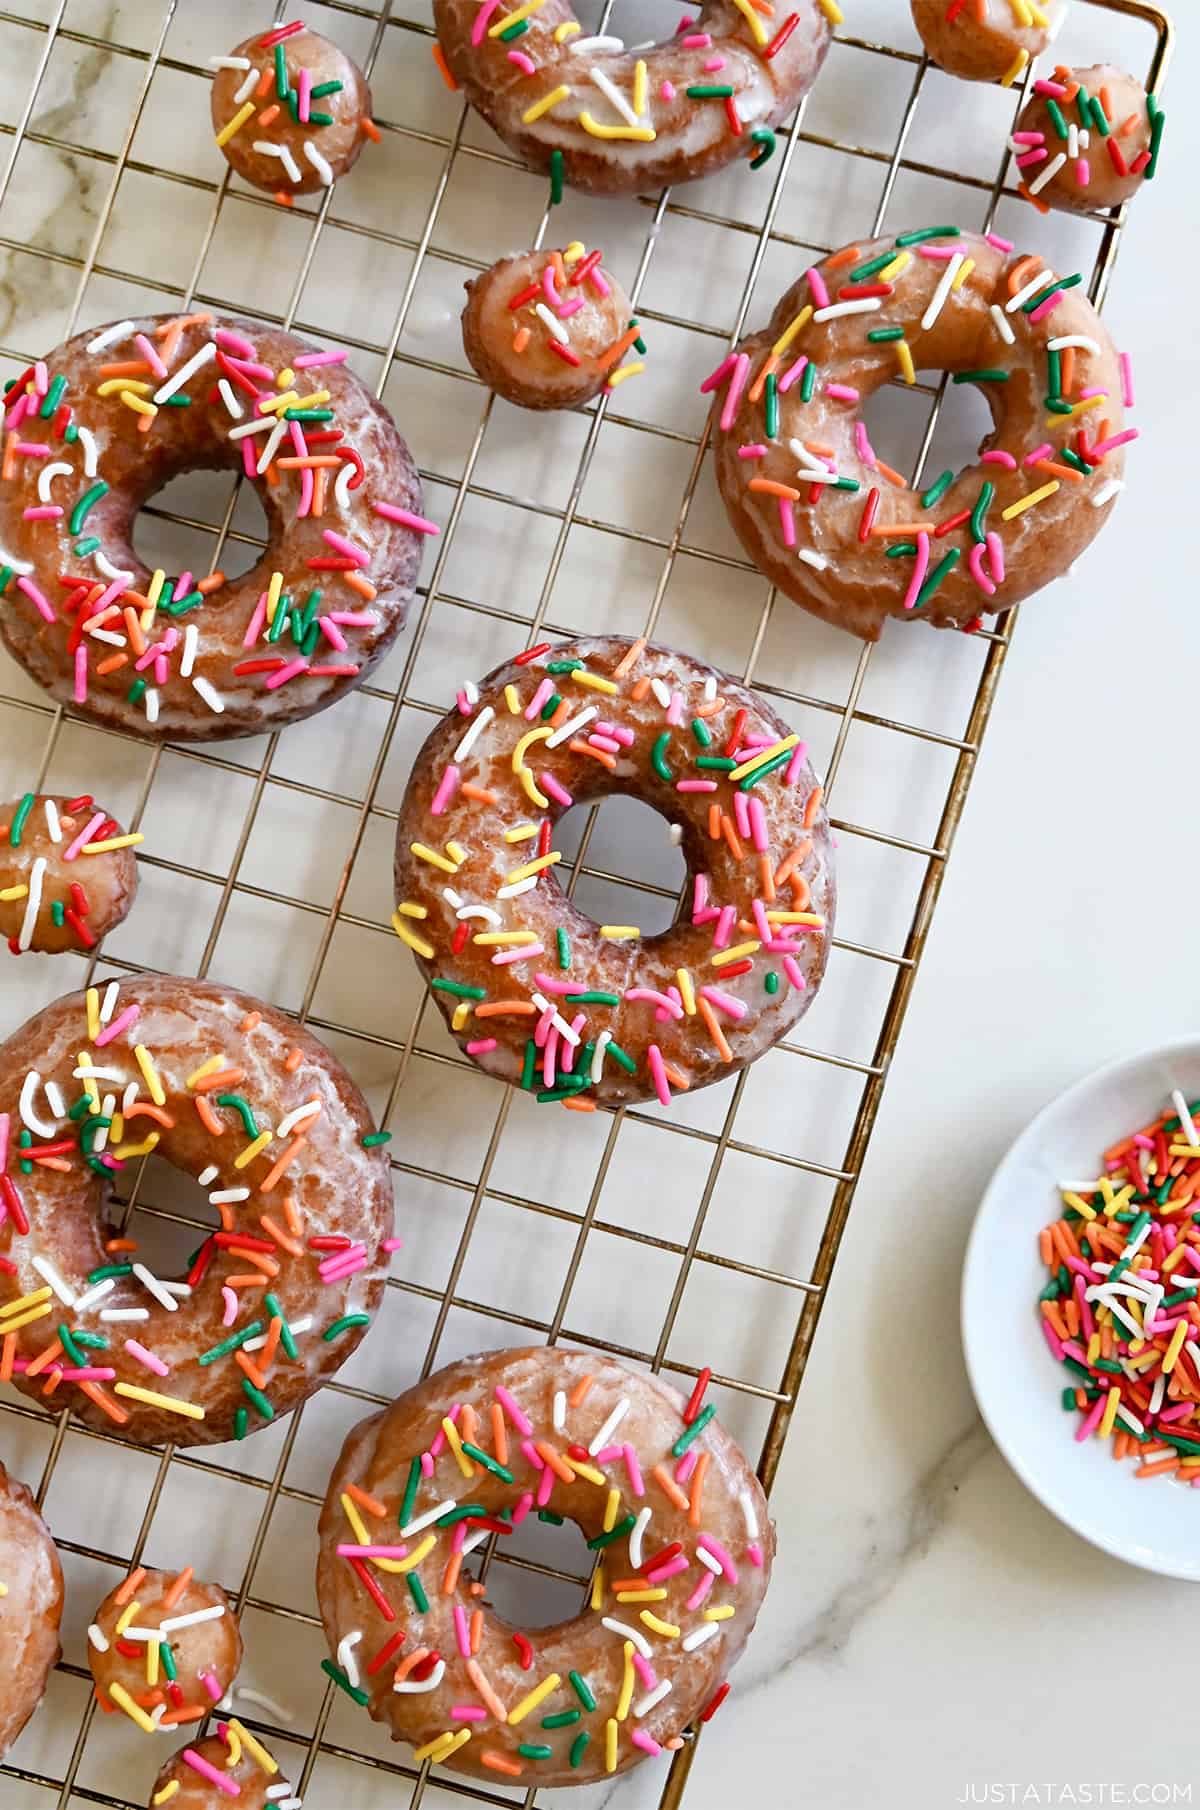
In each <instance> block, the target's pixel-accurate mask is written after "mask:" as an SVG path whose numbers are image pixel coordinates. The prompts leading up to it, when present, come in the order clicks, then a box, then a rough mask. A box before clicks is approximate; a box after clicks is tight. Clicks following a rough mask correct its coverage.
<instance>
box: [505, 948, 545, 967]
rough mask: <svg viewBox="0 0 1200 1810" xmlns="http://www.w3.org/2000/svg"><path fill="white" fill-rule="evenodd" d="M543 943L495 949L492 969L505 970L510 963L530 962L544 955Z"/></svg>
mask: <svg viewBox="0 0 1200 1810" xmlns="http://www.w3.org/2000/svg"><path fill="white" fill-rule="evenodd" d="M545 953H546V945H545V944H544V943H518V945H517V947H516V948H515V949H497V951H496V953H495V955H493V957H492V966H493V968H506V967H507V966H508V965H509V963H510V962H531V961H533V960H534V959H535V957H536V956H539V955H545Z"/></svg>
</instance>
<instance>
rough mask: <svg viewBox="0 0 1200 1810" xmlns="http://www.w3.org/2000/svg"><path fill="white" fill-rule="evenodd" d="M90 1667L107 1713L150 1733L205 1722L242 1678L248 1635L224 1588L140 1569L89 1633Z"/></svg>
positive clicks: (185, 1575)
mask: <svg viewBox="0 0 1200 1810" xmlns="http://www.w3.org/2000/svg"><path fill="white" fill-rule="evenodd" d="M88 1664H89V1665H90V1666H91V1668H92V1677H93V1679H94V1680H95V1683H96V1693H97V1697H98V1699H99V1701H100V1704H101V1707H102V1708H105V1709H116V1710H120V1711H121V1713H122V1714H123V1715H125V1716H126V1717H128V1719H129V1720H130V1721H131V1722H132V1723H133V1724H134V1726H135V1728H139V1729H141V1730H142V1731H143V1733H146V1734H154V1733H157V1732H158V1731H159V1729H170V1728H183V1727H186V1726H189V1725H191V1724H199V1723H202V1722H204V1721H205V1720H206V1719H207V1717H208V1716H209V1715H211V1714H212V1711H213V1707H214V1705H215V1704H218V1703H219V1702H220V1701H221V1699H222V1697H224V1695H225V1693H226V1691H228V1690H229V1688H230V1686H231V1685H232V1684H233V1681H234V1679H235V1678H236V1677H237V1674H238V1672H239V1671H240V1669H241V1664H242V1631H241V1628H240V1627H239V1626H238V1621H237V1617H236V1615H235V1614H234V1613H233V1606H232V1604H231V1603H230V1601H229V1598H228V1597H227V1596H226V1594H225V1592H224V1591H223V1590H221V1589H219V1588H218V1586H217V1585H216V1584H204V1583H201V1582H199V1581H198V1580H197V1579H196V1578H194V1577H193V1575H192V1570H191V1567H190V1566H189V1567H188V1568H187V1569H186V1570H184V1571H181V1572H178V1573H176V1572H165V1571H151V1570H147V1569H146V1568H145V1567H144V1566H141V1565H139V1566H137V1567H136V1569H135V1570H133V1571H132V1572H130V1574H129V1576H128V1577H127V1578H125V1580H124V1581H123V1582H122V1583H120V1584H118V1585H117V1587H116V1588H115V1589H114V1590H111V1591H110V1592H109V1594H108V1595H107V1596H106V1597H105V1599H104V1601H103V1602H102V1603H101V1604H100V1607H99V1608H98V1609H97V1611H96V1614H95V1618H94V1619H93V1621H92V1622H91V1624H90V1626H89V1628H88Z"/></svg>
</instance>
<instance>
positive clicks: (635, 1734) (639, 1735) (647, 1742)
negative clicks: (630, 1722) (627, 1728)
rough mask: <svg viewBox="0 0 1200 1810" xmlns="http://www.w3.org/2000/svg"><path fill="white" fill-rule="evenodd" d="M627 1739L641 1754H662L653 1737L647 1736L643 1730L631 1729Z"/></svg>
mask: <svg viewBox="0 0 1200 1810" xmlns="http://www.w3.org/2000/svg"><path fill="white" fill-rule="evenodd" d="M629 1739H630V1740H631V1741H632V1743H633V1745H634V1746H635V1747H640V1748H641V1750H642V1752H643V1753H648V1754H657V1753H661V1752H662V1748H661V1747H660V1746H659V1744H658V1742H657V1741H656V1740H655V1739H654V1736H653V1735H648V1734H647V1733H646V1731H645V1729H644V1728H635V1729H633V1730H632V1731H631V1733H630V1736H629Z"/></svg>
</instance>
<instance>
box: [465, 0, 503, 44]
mask: <svg viewBox="0 0 1200 1810" xmlns="http://www.w3.org/2000/svg"><path fill="white" fill-rule="evenodd" d="M499 4H500V0H484V4H483V5H482V6H481V7H480V9H479V11H478V12H477V13H476V14H475V21H474V24H473V25H472V26H471V42H472V44H482V43H483V34H484V32H485V31H486V30H487V27H488V20H489V19H490V18H491V16H492V14H493V13H494V12H495V10H496V8H497V6H498V5H499Z"/></svg>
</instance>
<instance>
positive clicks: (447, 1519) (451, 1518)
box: [435, 1502, 487, 1527]
mask: <svg viewBox="0 0 1200 1810" xmlns="http://www.w3.org/2000/svg"><path fill="white" fill-rule="evenodd" d="M486 1513H487V1510H486V1509H485V1508H484V1506H483V1503H482V1502H460V1503H459V1505H458V1507H457V1508H451V1509H447V1511H446V1513H445V1514H444V1515H442V1516H440V1518H439V1519H438V1520H437V1522H436V1523H435V1525H436V1526H438V1527H453V1526H454V1524H455V1522H456V1521H469V1520H470V1518H471V1516H472V1515H482V1514H486Z"/></svg>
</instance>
